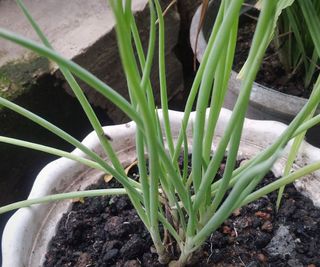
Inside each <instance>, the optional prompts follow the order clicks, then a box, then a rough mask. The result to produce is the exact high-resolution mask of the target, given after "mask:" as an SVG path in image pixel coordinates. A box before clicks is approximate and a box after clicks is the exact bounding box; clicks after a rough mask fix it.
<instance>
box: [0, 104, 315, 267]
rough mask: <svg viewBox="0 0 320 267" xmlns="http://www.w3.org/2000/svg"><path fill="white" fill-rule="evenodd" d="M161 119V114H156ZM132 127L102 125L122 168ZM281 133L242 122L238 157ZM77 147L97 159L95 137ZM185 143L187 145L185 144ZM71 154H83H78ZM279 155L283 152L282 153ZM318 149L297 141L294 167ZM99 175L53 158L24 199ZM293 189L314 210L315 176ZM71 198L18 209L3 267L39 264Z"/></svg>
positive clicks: (272, 125) (270, 125)
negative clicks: (312, 204)
mask: <svg viewBox="0 0 320 267" xmlns="http://www.w3.org/2000/svg"><path fill="white" fill-rule="evenodd" d="M194 115H195V114H194V113H192V114H191V119H190V123H189V125H188V137H191V133H192V127H193V118H194ZM182 116H183V113H181V112H176V111H170V120H171V126H172V129H173V136H174V137H177V135H178V132H179V130H180V128H181V120H182ZM230 116H231V112H230V111H229V110H226V109H223V110H222V112H221V115H220V117H219V122H218V124H217V129H216V136H215V139H214V143H213V145H212V149H213V150H214V149H215V146H216V144H217V142H218V141H219V139H220V137H221V135H223V132H224V129H225V127H226V124H227V123H228V121H229V119H230ZM160 120H161V112H160ZM135 129H136V127H135V124H134V123H132V122H131V123H127V124H122V125H117V126H108V127H105V128H104V130H105V133H106V134H108V135H109V136H110V137H111V138H112V144H113V147H114V149H115V150H116V151H117V153H118V155H119V158H120V160H121V162H122V163H123V164H124V165H128V164H130V163H131V162H132V161H133V160H134V159H135V157H136V154H135ZM285 129H286V125H284V124H282V123H279V122H275V121H256V120H249V119H246V121H245V124H244V132H243V136H242V141H241V145H240V155H239V157H240V158H250V157H251V156H253V155H255V154H256V153H258V152H259V151H261V150H263V149H264V148H266V147H268V146H269V145H270V144H272V143H273V142H274V141H275V139H276V138H277V137H278V136H279V135H280V134H281V133H282V132H283V131H284V130H285ZM83 144H84V145H86V146H87V147H89V148H91V149H93V150H94V151H95V152H97V153H98V154H100V155H102V150H101V148H100V146H99V142H98V139H97V136H96V134H95V133H91V134H89V135H88V136H87V137H86V138H85V139H84V140H83ZM189 145H191V146H192V143H191V141H190V142H189ZM73 153H74V154H77V155H81V156H83V153H82V152H81V151H79V150H77V149H76V150H74V152H73ZM284 155H285V153H284ZM284 157H285V156H283V158H281V159H279V160H278V161H277V163H276V164H275V166H274V169H273V171H274V173H275V175H277V176H278V175H281V172H282V169H283V165H284V163H285V158H284ZM319 160H320V150H319V149H317V148H315V147H313V146H311V145H309V144H307V143H305V142H304V143H303V145H302V148H301V152H300V154H299V156H298V159H297V161H296V162H295V166H294V168H298V167H301V166H304V165H306V164H309V163H312V162H315V161H319ZM101 175H103V173H102V172H100V171H96V170H91V169H90V168H88V167H86V166H83V165H80V164H78V163H76V162H73V161H71V160H68V159H64V158H61V159H58V160H56V161H53V162H51V163H50V164H48V165H47V166H46V167H45V168H43V169H42V171H41V172H40V173H39V174H38V176H37V178H36V180H35V183H34V186H33V188H32V191H31V193H30V195H29V198H37V197H42V196H45V195H49V194H54V193H62V192H69V191H74V190H78V189H84V188H85V187H87V186H88V185H90V184H92V183H95V182H96V181H97V180H98V179H99V177H101ZM296 187H297V188H298V189H299V190H300V191H301V192H302V193H303V194H305V195H306V196H308V197H309V198H311V199H312V200H313V202H314V204H315V205H317V206H320V172H317V173H314V174H312V175H310V176H307V177H305V178H304V179H303V180H301V181H299V182H297V183H296ZM71 203H72V202H71V200H65V201H60V202H55V203H50V204H42V205H34V206H32V207H30V208H23V209H20V210H18V211H17V212H16V213H15V214H14V215H13V216H12V217H11V219H10V220H9V221H8V223H7V225H6V228H5V230H4V233H3V238H2V253H3V255H2V256H3V265H2V266H3V267H13V266H15V267H37V266H41V265H42V263H43V260H44V256H45V253H46V250H47V246H48V243H49V241H50V239H51V238H52V236H53V235H54V233H55V228H56V225H57V223H58V221H59V220H60V218H61V217H62V214H63V213H64V212H66V211H67V210H68V209H69V208H70V205H71Z"/></svg>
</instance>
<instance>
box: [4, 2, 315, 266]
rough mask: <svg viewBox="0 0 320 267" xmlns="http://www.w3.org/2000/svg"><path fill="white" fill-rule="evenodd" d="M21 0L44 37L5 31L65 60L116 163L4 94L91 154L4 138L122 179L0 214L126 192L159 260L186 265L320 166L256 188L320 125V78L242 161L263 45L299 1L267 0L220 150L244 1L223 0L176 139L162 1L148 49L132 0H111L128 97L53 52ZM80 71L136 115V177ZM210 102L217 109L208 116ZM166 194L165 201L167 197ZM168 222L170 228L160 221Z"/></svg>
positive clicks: (310, 19)
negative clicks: (153, 75) (255, 207)
mask: <svg viewBox="0 0 320 267" xmlns="http://www.w3.org/2000/svg"><path fill="white" fill-rule="evenodd" d="M16 2H17V4H18V5H19V7H20V8H21V10H22V12H23V13H24V15H25V16H26V17H27V19H28V20H29V22H30V24H31V26H32V27H33V28H34V30H35V32H36V33H37V34H38V36H39V37H40V39H41V41H42V44H39V43H36V42H34V41H31V40H29V39H26V38H25V37H23V36H20V35H17V34H15V33H13V32H10V31H7V30H6V29H0V38H2V39H6V40H8V41H11V42H13V43H16V44H18V45H20V46H23V47H25V48H28V49H30V50H31V51H33V52H35V53H38V54H39V55H40V56H43V57H46V58H48V59H49V60H52V61H54V62H55V63H56V64H58V65H59V67H60V70H61V72H62V74H63V75H64V77H65V79H66V80H67V82H68V83H69V85H70V87H71V88H72V90H73V92H74V94H75V95H76V97H77V99H78V100H79V102H80V104H81V105H82V108H83V110H84V112H85V114H86V115H87V117H88V120H89V121H90V123H91V125H92V127H93V129H94V131H96V133H97V136H98V138H99V140H100V143H101V146H102V148H103V149H104V152H105V154H106V155H107V156H108V158H109V160H110V161H109V162H110V163H108V162H106V161H105V160H103V159H102V158H101V157H100V156H99V155H97V154H96V153H95V152H94V151H92V150H90V149H88V148H87V147H86V146H84V145H83V144H82V143H81V142H79V141H78V140H76V139H75V138H74V137H72V136H70V135H69V134H68V133H66V132H65V131H63V130H62V129H60V128H58V127H56V126H55V125H53V124H51V123H50V122H48V121H46V120H45V119H43V118H41V117H39V116H37V115H36V114H34V113H32V112H30V111H28V110H26V109H24V108H23V107H21V106H18V105H16V104H14V103H12V102H10V101H8V100H6V99H4V98H0V105H1V106H3V107H6V108H8V109H11V110H14V111H15V112H17V113H19V114H21V115H22V116H24V117H26V118H27V119H30V120H32V121H33V122H35V123H37V124H39V125H41V126H42V127H44V128H46V129H47V130H49V131H51V132H53V133H54V134H56V135H57V136H59V137H61V138H62V139H64V140H66V141H67V142H69V143H70V144H72V145H73V146H74V147H76V148H78V149H80V150H81V151H83V152H84V154H85V155H86V156H87V159H85V158H83V157H79V156H75V155H73V154H72V153H69V152H66V151H61V150H58V149H55V148H52V147H48V146H43V145H40V144H36V143H30V142H26V141H23V140H17V139H13V138H9V137H5V136H0V141H1V142H5V143H9V144H14V145H18V146H23V147H29V148H31V149H36V150H40V151H45V152H48V153H51V154H54V155H58V156H61V157H66V158H69V159H72V160H74V161H78V162H80V163H81V164H85V165H87V166H89V167H90V168H96V169H99V170H103V171H104V172H105V173H107V174H111V175H113V176H114V177H115V178H116V179H117V180H118V181H119V182H120V183H121V185H122V187H121V188H116V189H106V190H87V191H81V192H69V193H66V194H57V195H50V196H46V197H43V198H40V199H29V200H26V201H21V202H17V203H13V204H11V205H7V206H4V207H1V208H0V213H3V212H7V211H9V210H13V209H17V208H22V207H27V206H30V205H32V204H36V203H47V202H50V201H57V200H61V199H66V198H76V197H89V196H98V195H108V194H109V195H114V194H127V195H128V197H129V198H130V200H131V202H132V204H133V206H134V207H135V209H136V211H137V213H138V215H139V216H140V218H141V220H142V221H143V223H144V225H145V227H146V228H147V229H148V231H149V233H150V235H151V238H152V240H153V243H154V246H155V248H156V251H157V253H158V256H159V262H161V263H163V264H170V266H172V267H182V266H185V265H186V264H187V263H188V261H189V260H190V259H191V258H192V255H193V253H194V252H195V251H197V250H198V249H200V248H201V246H202V245H203V243H204V242H205V241H206V239H207V238H208V237H209V236H210V235H211V234H212V233H213V232H214V231H215V230H217V229H218V227H219V226H220V225H221V224H222V223H223V222H224V221H225V220H226V219H227V218H228V217H229V216H230V215H231V214H232V212H233V211H234V210H235V209H237V208H240V207H241V206H243V205H245V204H247V203H249V202H251V201H254V200H256V199H258V198H260V197H262V196H264V195H266V194H268V193H270V192H272V191H274V190H277V189H279V188H281V187H283V186H284V185H286V184H288V183H292V182H293V181H295V180H296V179H299V178H301V177H303V176H305V175H307V174H309V173H311V172H314V171H316V170H318V169H320V162H316V163H314V164H312V165H308V166H305V167H303V168H301V169H299V170H297V171H295V172H291V173H290V172H289V171H286V172H285V175H284V176H283V177H281V178H280V179H278V180H277V181H275V182H273V183H271V184H268V185H266V186H264V187H262V188H260V189H259V190H257V189H256V186H257V184H258V183H259V182H260V181H261V180H262V179H263V178H264V176H265V174H266V173H267V172H268V171H269V170H270V168H271V167H272V166H273V164H274V162H275V161H276V160H277V158H278V157H279V156H280V155H281V151H282V150H283V149H284V147H285V146H286V145H287V143H288V142H289V141H290V140H291V139H293V138H295V137H297V138H298V141H297V146H299V143H300V142H301V141H300V139H301V135H303V134H304V132H305V131H306V130H307V129H308V128H310V127H311V126H313V125H315V124H317V123H319V121H320V117H319V115H318V116H315V117H314V116H312V115H310V114H312V112H313V111H314V109H315V108H316V106H317V105H318V104H319V99H320V78H318V79H317V82H316V83H315V85H314V89H313V93H312V95H311V97H310V99H309V101H308V102H307V104H306V105H305V106H304V108H303V109H302V110H301V112H300V113H299V114H298V115H297V116H296V118H295V119H294V120H293V121H292V123H291V124H290V125H289V126H288V127H287V129H286V130H285V131H284V132H283V133H282V134H281V136H280V137H279V138H278V139H277V140H275V141H274V143H273V144H272V145H271V146H269V147H268V148H267V149H265V150H264V151H261V153H259V154H257V155H256V156H255V157H253V158H252V159H250V160H248V161H247V162H246V164H244V165H242V166H241V167H239V168H235V166H236V160H237V155H238V153H239V143H240V139H241V133H242V129H243V124H244V119H245V114H246V110H247V107H248V102H249V97H250V92H251V88H252V84H253V81H254V79H255V77H256V74H257V71H258V69H259V65H260V63H261V61H262V58H263V56H264V53H265V50H266V48H267V47H268V45H269V43H270V41H271V40H272V37H273V32H274V28H275V24H276V21H277V19H278V16H279V15H280V14H281V12H282V11H283V9H285V8H287V7H288V6H290V5H291V4H292V2H293V1H285V0H279V1H276V0H263V1H261V12H260V15H259V19H258V23H257V27H256V31H255V33H254V37H253V40H252V46H251V49H250V53H249V55H248V58H247V61H246V63H245V65H244V67H243V69H242V71H241V79H242V85H241V86H242V88H241V90H240V92H241V93H240V95H239V97H238V100H237V102H236V105H235V107H234V109H233V112H232V116H231V118H230V121H229V123H228V125H227V127H226V129H225V132H224V134H223V136H222V138H221V139H220V141H219V143H218V146H217V148H216V151H215V152H214V153H212V151H211V149H210V148H211V144H212V142H213V139H214V136H215V135H214V133H215V128H216V125H217V121H218V118H219V114H220V111H221V108H222V106H223V103H224V98H225V96H226V92H227V89H228V80H229V77H230V73H231V67H232V63H233V58H234V51H235V44H236V39H237V38H236V37H237V31H238V20H239V11H240V9H241V6H242V4H243V0H232V1H231V0H222V1H221V6H220V9H219V13H218V16H217V19H216V21H215V24H214V27H213V30H212V33H211V37H210V40H209V42H208V46H207V49H206V51H205V54H204V57H203V60H202V62H201V64H200V66H199V68H198V71H197V73H196V76H195V79H194V81H193V85H192V88H191V90H190V94H189V97H188V100H187V103H186V105H185V109H184V117H183V120H182V127H181V130H180V133H179V136H178V139H177V140H176V142H174V141H173V137H172V133H171V128H170V116H169V112H168V98H167V85H166V68H165V23H164V14H163V9H164V8H163V6H162V5H161V4H160V0H149V1H148V2H149V10H150V35H149V42H148V49H147V52H146V53H145V52H144V50H143V49H142V44H141V39H140V36H139V32H138V29H137V25H136V23H135V18H134V16H133V14H132V11H131V0H123V1H120V0H109V5H110V7H111V8H112V10H113V13H114V17H115V20H116V35H117V41H118V47H119V53H120V57H121V61H122V65H123V71H124V73H125V77H126V81H127V85H128V92H129V96H130V100H126V99H125V98H124V97H122V96H121V95H119V94H118V93H117V91H115V90H114V89H112V88H111V87H110V86H108V85H107V84H105V83H104V82H102V81H101V80H99V79H98V78H97V77H95V76H94V75H93V74H92V73H90V72H88V71H87V70H85V69H84V68H82V67H81V66H79V65H78V64H76V63H74V62H72V61H70V60H67V59H65V58H64V57H63V56H61V55H60V54H59V53H57V52H56V51H54V50H53V48H52V46H51V45H50V42H49V40H47V38H46V37H45V35H44V33H43V32H42V31H41V29H40V27H39V26H38V25H37V23H36V21H34V19H33V18H32V16H31V13H30V12H29V11H28V10H27V8H26V6H25V5H24V4H23V2H22V0H16ZM297 2H298V3H299V4H300V5H301V6H303V14H304V17H305V18H306V22H307V29H308V32H309V34H310V36H311V38H312V40H313V41H314V42H315V43H316V44H317V46H316V48H315V52H314V53H316V55H317V56H319V55H320V40H319V36H320V28H319V27H317V25H319V23H318V20H319V18H318V14H315V10H313V9H312V7H311V6H310V5H309V4H310V3H312V1H311V0H305V1H302V0H301V1H300V0H297ZM106 4H107V3H106ZM154 57H158V62H159V79H160V96H161V109H162V114H163V131H162V130H161V126H160V123H159V118H158V113H157V109H156V104H155V100H154V95H153V94H154V91H153V88H152V84H151V82H150V72H151V69H152V67H153V61H154ZM76 79H80V80H82V81H83V82H85V83H87V84H88V85H89V86H91V87H92V88H93V89H95V90H96V91H98V92H99V93H101V95H103V96H104V97H105V98H106V99H108V100H109V101H111V102H112V103H114V104H115V105H116V106H117V107H119V109H121V110H122V111H123V112H124V113H125V114H126V115H127V116H128V117H129V118H130V119H131V120H133V121H134V122H135V123H136V126H137V132H136V151H137V159H138V168H139V173H140V175H139V180H138V181H135V180H133V179H131V178H129V177H128V176H127V174H126V172H125V170H124V166H122V164H121V162H120V161H119V159H118V157H117V154H116V153H115V152H114V150H113V147H112V144H111V143H110V141H109V140H108V139H107V138H106V137H105V135H104V132H103V129H102V127H101V124H100V122H99V120H98V118H97V116H96V115H95V113H94V111H93V109H92V108H91V106H90V104H89V103H88V100H87V99H86V96H85V95H84V93H83V91H82V90H81V88H80V86H79V84H78V83H77V81H76ZM193 106H195V107H196V108H195V111H196V113H195V114H196V115H195V120H194V123H193V135H192V144H193V146H192V150H190V151H188V140H187V139H186V127H187V124H188V121H189V117H190V113H191V111H192V108H193ZM208 107H209V109H208V110H209V111H208V113H207V115H206V110H207V108H208ZM164 140H165V141H164ZM227 150H228V151H227ZM293 150H294V151H293V153H296V149H293ZM226 151H227V153H226ZM189 153H191V154H192V157H191V164H192V169H191V173H190V174H188V173H187V172H186V162H187V157H188V154H189ZM145 154H147V155H148V161H146V159H145ZM180 155H182V156H183V157H184V159H185V163H184V166H183V167H182V168H181V169H180V168H179V164H178V160H179V157H180ZM224 157H226V166H225V171H224V173H223V177H222V178H221V179H218V180H215V177H216V174H217V172H218V170H219V167H220V165H221V162H222V160H223V158H224ZM294 157H295V155H294V156H293V158H294ZM291 161H292V160H291ZM164 202H165V203H166V205H164ZM168 214H169V215H170V216H168ZM160 225H162V227H159V226H160ZM160 229H164V230H165V231H167V232H168V233H169V234H170V235H171V237H172V238H173V239H174V240H175V244H176V248H177V249H176V251H178V253H179V255H171V254H170V253H169V251H168V249H167V246H168V244H167V243H164V239H163V233H162V230H160ZM173 259H176V260H173Z"/></svg>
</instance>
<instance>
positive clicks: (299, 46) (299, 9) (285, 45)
mask: <svg viewBox="0 0 320 267" xmlns="http://www.w3.org/2000/svg"><path fill="white" fill-rule="evenodd" d="M307 6H308V9H310V8H312V9H313V11H312V13H315V14H317V15H318V14H320V2H319V1H317V0H312V1H307V2H306V3H303V2H302V1H295V2H294V3H293V4H292V5H291V6H290V7H288V8H286V9H285V10H284V11H283V12H282V14H281V15H280V16H279V20H278V22H277V27H276V31H275V33H276V34H275V36H274V44H275V46H276V49H277V52H278V56H279V60H280V62H281V64H282V66H283V68H284V70H285V71H286V73H287V80H290V79H291V78H292V77H294V76H295V75H297V74H300V75H301V76H302V78H303V84H304V88H305V90H309V89H312V83H313V82H314V80H315V79H316V78H317V77H316V76H317V73H319V62H320V61H319V54H318V53H317V50H316V47H315V46H316V43H315V41H314V40H313V37H312V35H311V33H310V31H309V29H308V28H309V25H308V22H307V18H306V17H305V15H306V12H308V11H306V10H305V9H304V7H307Z"/></svg>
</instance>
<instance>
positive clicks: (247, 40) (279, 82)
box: [233, 15, 313, 98]
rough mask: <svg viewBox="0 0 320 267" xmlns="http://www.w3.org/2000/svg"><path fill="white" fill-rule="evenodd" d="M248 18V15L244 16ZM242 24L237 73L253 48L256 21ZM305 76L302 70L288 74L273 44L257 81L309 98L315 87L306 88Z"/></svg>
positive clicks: (269, 48) (252, 20)
mask: <svg viewBox="0 0 320 267" xmlns="http://www.w3.org/2000/svg"><path fill="white" fill-rule="evenodd" d="M243 16H246V15H243ZM242 20H243V21H242V22H241V23H240V27H239V32H238V39H237V47H236V54H235V60H234V66H233V69H234V70H235V71H237V72H239V71H240V69H241V68H242V66H243V64H244V62H245V60H246V58H247V56H248V53H249V49H250V47H251V42H252V37H253V33H254V30H255V27H256V20H254V19H251V18H249V17H245V18H242ZM303 75H304V74H303V73H302V70H301V68H300V69H299V70H298V71H297V72H296V73H294V74H291V73H287V72H286V71H285V69H284V68H283V65H282V64H281V62H280V60H279V56H278V52H277V49H276V48H275V46H274V45H273V43H272V42H271V44H270V46H269V47H268V49H267V51H266V54H265V57H264V59H263V62H262V65H261V68H260V70H259V72H258V74H257V77H256V81H257V82H258V83H260V84H263V85H265V86H268V87H271V88H273V89H275V90H278V91H280V92H283V93H285V94H290V95H294V96H299V97H304V98H308V97H309V96H310V93H311V89H312V87H313V83H311V85H310V87H311V88H304V84H303V80H304V76H303Z"/></svg>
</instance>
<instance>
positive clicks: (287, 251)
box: [44, 173, 320, 267]
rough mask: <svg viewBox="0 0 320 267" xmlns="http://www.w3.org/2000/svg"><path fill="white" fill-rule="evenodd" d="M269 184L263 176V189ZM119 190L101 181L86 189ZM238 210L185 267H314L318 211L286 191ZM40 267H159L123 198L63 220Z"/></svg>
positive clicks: (319, 238) (319, 258) (76, 209)
mask: <svg viewBox="0 0 320 267" xmlns="http://www.w3.org/2000/svg"><path fill="white" fill-rule="evenodd" d="M272 180H274V176H273V175H272V174H271V173H269V174H268V175H267V176H266V177H265V179H264V182H263V184H267V183H269V182H270V181H272ZM116 186H119V184H118V183H117V182H115V181H111V182H109V183H108V184H106V183H105V182H104V181H103V180H102V179H101V181H100V182H99V183H98V184H97V185H94V186H91V187H90V188H91V189H96V188H107V187H108V188H112V187H116ZM276 197H277V193H276V192H275V193H272V194H269V195H268V196H266V197H264V198H262V199H260V200H258V201H255V202H253V203H251V204H249V205H247V206H246V207H243V208H241V209H240V210H237V211H235V212H234V213H233V215H232V216H231V217H230V218H229V219H228V220H227V221H226V222H224V224H223V225H222V226H221V227H220V229H219V230H218V231H216V232H215V233H213V234H212V235H211V236H210V238H209V239H208V240H207V242H206V243H205V245H204V246H203V250H202V251H201V252H198V253H197V255H195V257H194V258H195V260H196V262H197V263H194V264H192V265H189V267H191V266H194V267H196V266H250V267H254V266H277V267H278V266H294V267H297V266H308V267H316V266H320V249H319V246H320V231H319V230H320V221H319V218H320V210H319V209H317V208H315V207H314V206H313V204H312V202H311V201H310V200H309V199H307V198H305V197H304V196H302V195H301V194H300V193H299V192H297V191H296V189H295V188H294V186H292V185H291V186H288V187H287V188H286V190H285V193H284V198H283V202H282V206H281V209H280V211H279V212H278V213H276V212H275V205H274V203H275V202H276ZM44 266H45V267H53V266H55V267H58V266H76V267H88V266H96V267H98V266H99V267H103V266H111V267H115V266H117V267H119V266H126V267H133V266H134V267H138V266H146V267H147V266H150V267H151V266H158V267H161V266H164V265H161V264H159V263H158V262H157V255H156V254H154V252H153V248H152V240H151V238H150V236H149V234H148V232H147V231H146V229H145V227H144V225H143V224H142V222H141V221H140V219H139V218H138V216H137V214H136V212H135V210H134V209H133V208H132V205H131V204H130V201H129V199H128V198H127V197H126V196H113V197H94V198H86V199H85V200H84V202H83V203H82V202H75V203H74V204H73V208H72V210H71V211H69V212H68V213H66V214H64V216H63V218H62V220H61V221H60V224H59V226H58V233H57V235H56V236H55V237H54V238H53V240H52V242H51V245H50V249H49V252H48V253H47V255H46V262H45V264H44Z"/></svg>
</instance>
